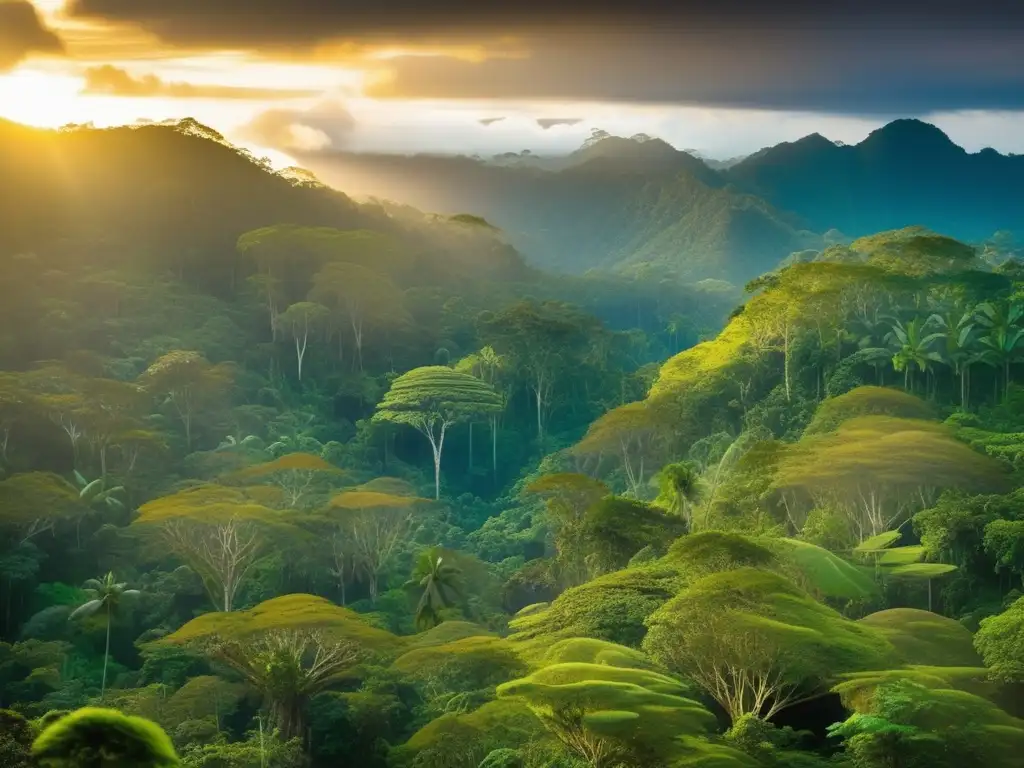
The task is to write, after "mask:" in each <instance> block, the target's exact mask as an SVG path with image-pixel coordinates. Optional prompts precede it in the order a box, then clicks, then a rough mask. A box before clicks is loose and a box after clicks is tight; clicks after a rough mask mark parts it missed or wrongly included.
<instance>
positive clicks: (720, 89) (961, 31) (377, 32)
mask: <svg viewBox="0 0 1024 768" xmlns="http://www.w3.org/2000/svg"><path fill="white" fill-rule="evenodd" d="M0 117H6V118H8V119H11V120H16V121H19V122H25V123H29V124H32V125H39V126H45V127H58V126H61V125H65V124H68V123H89V122H92V123H94V124H95V125H97V126H109V125H119V124H124V123H131V122H135V121H138V120H165V119H171V118H184V117H194V118H195V119H197V120H199V121H200V122H202V123H204V124H206V125H209V126H211V127H213V128H215V129H217V130H218V131H220V132H221V133H223V134H225V135H226V136H227V137H228V138H229V139H230V140H232V141H234V142H235V143H238V144H240V145H242V146H246V147H247V148H250V149H252V150H254V151H256V152H257V153H258V154H261V155H265V156H269V157H270V158H271V160H272V161H273V162H274V163H275V164H276V165H284V164H288V163H289V162H290V155H289V152H292V153H296V152H301V153H302V155H303V157H304V158H307V164H308V163H309V161H308V158H309V157H311V156H312V157H314V158H315V157H316V156H317V154H318V153H332V152H340V151H369V152H402V153H408V152H447V153H465V154H482V155H489V154H496V153H499V152H507V151H520V150H523V149H529V150H531V151H533V152H534V153H537V154H555V153H563V152H568V151H571V150H573V149H575V148H576V147H578V146H579V145H580V144H581V143H582V142H583V140H584V139H586V137H587V136H589V134H590V133H591V131H592V130H594V129H595V128H600V129H603V130H606V131H609V132H610V133H613V134H616V135H626V136H628V135H633V134H636V133H646V134H649V135H652V136H657V137H660V138H663V139H665V140H666V141H668V142H670V143H671V144H673V145H674V146H676V147H678V148H680V149H695V150H698V151H700V152H702V153H704V154H705V155H707V156H709V157H715V158H720V159H726V158H729V157H734V156H737V155H743V154H748V153H750V152H753V151H756V150H757V149H760V148H761V147H764V146H768V145H771V144H776V143H778V142H781V141H792V140H795V139H798V138H800V137H802V136H805V135H807V134H810V133H814V132H817V133H821V134H822V135H824V136H827V137H828V138H830V139H833V140H839V141H843V142H845V143H856V142H858V141H860V140H862V139H863V138H864V137H865V136H866V135H867V134H868V133H869V132H870V131H872V130H874V129H875V128H878V127H880V126H881V125H884V124H885V123H886V122H889V121H890V120H892V119H895V118H898V117H920V118H922V119H926V120H928V121H929V122H932V123H934V124H936V125H938V126H939V127H940V128H941V129H943V130H944V131H945V132H946V133H947V134H949V136H950V137H951V138H952V139H953V140H954V141H955V142H957V143H958V144H960V145H962V146H964V147H965V148H966V149H968V150H969V151H978V150H980V149H982V148H984V147H986V146H991V147H994V148H995V149H997V150H999V151H1002V152H1014V153H1024V2H1021V1H1020V0H972V2H969V3H965V2H961V1H960V0H929V1H928V2H925V1H924V0H907V1H903V2H901V1H900V0H889V1H888V2H886V0H859V2H852V1H851V0H832V1H831V2H824V1H819V2H811V1H810V0H783V1H782V2H772V0H716V1H715V2H697V0H676V1H675V2H667V1H665V0H663V1H662V2H658V0H629V1H628V2H627V1H625V0H619V2H610V1H609V0H600V1H597V2H591V3H589V4H587V6H585V8H584V6H581V5H570V4H566V3H564V2H562V3H560V2H558V0H548V1H547V2H543V1H542V0H518V1H517V2H516V3H498V2H491V3H488V2H484V3H481V2H479V0H476V2H473V3H469V2H466V0H390V2H386V3H384V2H377V1H376V0H333V2H332V1H331V0H247V1H246V2H244V3H243V2H240V1H239V0H31V1H30V0H0ZM313 170H315V167H314V168H313Z"/></svg>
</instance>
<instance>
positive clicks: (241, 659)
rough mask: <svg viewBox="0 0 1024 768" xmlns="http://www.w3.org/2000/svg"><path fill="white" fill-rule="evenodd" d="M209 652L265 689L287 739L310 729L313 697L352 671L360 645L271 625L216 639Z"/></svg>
mask: <svg viewBox="0 0 1024 768" xmlns="http://www.w3.org/2000/svg"><path fill="white" fill-rule="evenodd" d="M207 652H208V653H209V654H210V656H211V657H212V658H214V659H216V660H217V661H219V662H221V663H223V664H226V665H227V666H229V667H231V669H233V670H235V671H236V672H238V673H239V674H240V675H241V676H242V677H243V678H244V679H245V680H246V682H248V683H249V684H250V685H251V686H252V687H253V688H255V689H256V690H257V691H259V692H260V693H262V694H263V696H264V699H265V702H266V705H267V708H268V709H269V711H270V722H271V724H272V725H273V726H274V727H276V728H277V729H278V730H279V732H280V734H281V737H282V738H283V739H284V740H288V739H291V738H293V737H296V736H303V735H305V733H306V727H305V717H306V714H305V711H306V706H307V705H308V703H309V700H310V699H311V698H313V696H315V695H316V694H318V693H319V692H320V691H323V690H324V689H326V688H327V687H328V686H330V685H331V684H333V683H334V682H336V681H337V680H338V678H339V677H340V676H341V675H343V674H344V673H346V672H347V671H349V669H350V668H351V667H352V665H353V664H354V663H355V662H356V660H357V659H358V658H359V650H358V647H357V646H356V645H355V644H353V643H349V642H344V641H331V640H329V639H327V638H326V637H325V636H324V635H323V634H322V633H319V632H315V631H308V630H294V631H289V630H272V631H268V632H266V633H263V634H261V635H259V636H257V637H254V638H248V639H232V638H228V639H223V638H215V639H214V640H213V641H212V642H211V643H210V644H209V646H208V648H207Z"/></svg>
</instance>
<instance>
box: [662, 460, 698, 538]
mask: <svg viewBox="0 0 1024 768" xmlns="http://www.w3.org/2000/svg"><path fill="white" fill-rule="evenodd" d="M658 488H659V490H660V491H661V494H660V496H659V497H658V500H660V501H661V502H662V503H664V505H665V508H666V509H667V510H668V511H669V512H670V513H671V514H673V515H678V516H679V517H681V518H683V519H684V520H686V527H687V530H689V531H692V530H693V509H694V507H695V506H696V504H697V502H698V501H700V498H701V492H702V490H703V485H702V483H701V478H700V474H699V473H698V472H697V468H696V466H694V464H693V463H692V462H689V461H679V462H676V463H674V464H668V465H666V466H664V467H662V469H661V472H659V473H658ZM655 503H657V501H656V502H655Z"/></svg>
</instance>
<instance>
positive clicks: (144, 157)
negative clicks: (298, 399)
mask: <svg viewBox="0 0 1024 768" xmlns="http://www.w3.org/2000/svg"><path fill="white" fill-rule="evenodd" d="M0 199H3V201H4V205H3V206H2V207H0V255H6V254H15V253H20V252H39V251H50V252H54V251H61V252H64V253H65V256H66V258H68V259H74V258H78V256H77V255H76V254H81V253H82V252H83V251H89V252H90V253H96V252H106V253H107V254H108V256H107V258H109V259H112V260H113V259H117V258H121V259H123V258H125V257H128V258H131V259H134V260H136V261H138V260H143V259H146V260H149V261H151V262H155V263H160V264H166V265H167V266H168V267H169V268H170V269H172V270H173V271H174V272H175V273H176V274H177V275H178V276H179V277H187V275H188V273H189V272H190V271H202V272H203V273H204V275H206V276H207V277H209V276H210V274H211V273H216V272H220V273H221V279H222V280H223V281H225V282H227V281H230V280H233V279H234V276H235V266H236V265H235V256H234V254H235V244H236V242H237V240H238V237H239V236H240V235H241V234H243V233H245V232H248V231H251V230H254V229H258V228H260V227H265V226H269V225H274V224H282V223H287V224H296V225H301V226H312V227H332V228H335V229H342V230H372V231H374V232H378V233H384V234H388V235H391V236H394V237H398V238H401V239H402V240H404V241H405V242H406V244H407V245H410V246H412V247H413V248H414V249H415V250H416V251H417V252H418V253H419V258H420V259H421V261H423V262H424V264H425V265H426V266H425V267H424V269H426V270H428V271H429V270H434V271H441V272H444V273H445V276H446V277H447V276H451V275H461V274H466V276H467V277H469V276H472V275H473V274H476V275H477V276H494V277H500V278H504V279H512V278H521V277H523V276H524V275H525V274H526V273H527V270H526V268H525V265H524V264H523V262H522V259H521V258H520V257H519V255H518V254H517V253H515V251H514V249H512V248H511V246H508V245H507V244H505V243H503V242H501V241H500V239H499V238H497V237H496V236H495V233H494V232H493V230H490V229H488V228H481V227H476V226H473V225H472V220H470V222H469V223H467V221H451V220H443V219H442V218H440V217H435V216H430V215H426V214H423V213H421V212H419V211H415V210H412V209H390V210H388V209H385V208H384V207H382V206H380V205H365V204H359V203H356V202H354V201H353V200H352V199H351V198H349V197H348V196H346V195H345V194H343V193H341V192H339V191H337V190H334V189H331V188H329V187H327V186H325V185H323V184H319V183H317V182H316V181H315V179H311V178H310V177H309V176H308V175H303V174H297V173H296V172H295V171H294V170H289V171H288V172H282V173H274V172H273V171H272V170H271V169H270V168H269V167H268V166H267V165H266V164H264V163H262V162H261V161H259V160H257V159H255V158H253V157H252V156H251V155H249V154H248V153H247V152H245V151H244V150H239V149H237V148H235V147H233V146H231V145H230V144H228V143H226V142H225V141H224V140H223V138H222V137H221V136H220V135H219V134H217V133H216V132H215V131H213V130H211V129H209V128H206V127H205V126H202V125H200V124H198V123H196V122H195V121H193V120H184V121H181V122H180V123H176V124H160V125H142V126H134V127H121V128H113V129H108V130H96V129H92V128H76V129H68V130H61V131H46V130H38V129H33V128H27V127H24V126H21V125H17V124H15V123H9V122H4V121H0ZM442 253H443V256H442V255H441V254H442ZM423 277H426V275H425V274H423V273H422V272H421V278H423Z"/></svg>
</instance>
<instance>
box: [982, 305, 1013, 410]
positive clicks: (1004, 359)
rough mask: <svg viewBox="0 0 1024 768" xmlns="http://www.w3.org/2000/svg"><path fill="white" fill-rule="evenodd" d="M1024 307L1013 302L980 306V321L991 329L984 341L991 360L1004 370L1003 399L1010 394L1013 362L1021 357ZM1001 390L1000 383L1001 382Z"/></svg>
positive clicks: (983, 338)
mask: <svg viewBox="0 0 1024 768" xmlns="http://www.w3.org/2000/svg"><path fill="white" fill-rule="evenodd" d="M1022 316H1024V306H1022V305H1020V304H1016V303H1013V302H1008V303H1005V304H990V303H985V304H981V305H979V306H978V313H977V316H976V317H977V321H978V323H979V324H980V325H982V326H984V327H985V328H987V329H988V333H987V334H986V335H985V336H983V337H982V338H981V343H982V344H984V345H985V346H986V347H987V349H986V353H987V356H988V358H989V359H990V360H991V361H992V363H993V364H994V365H997V366H999V367H1001V368H1002V369H1003V398H1004V399H1005V398H1006V397H1007V396H1008V395H1009V394H1010V363H1012V362H1013V360H1014V358H1016V356H1017V348H1018V347H1019V346H1020V342H1021V338H1024V328H1021V327H1020V321H1021V317H1022ZM996 386H997V390H998V383H997V385H996Z"/></svg>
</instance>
